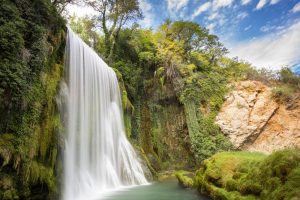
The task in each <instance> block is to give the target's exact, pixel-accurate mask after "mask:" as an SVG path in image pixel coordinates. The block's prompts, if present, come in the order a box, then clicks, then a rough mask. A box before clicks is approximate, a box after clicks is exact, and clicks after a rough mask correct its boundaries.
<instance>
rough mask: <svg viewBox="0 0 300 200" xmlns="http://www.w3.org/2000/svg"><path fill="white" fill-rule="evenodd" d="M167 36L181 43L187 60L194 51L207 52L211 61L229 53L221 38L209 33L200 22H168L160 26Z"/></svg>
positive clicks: (183, 55)
mask: <svg viewBox="0 0 300 200" xmlns="http://www.w3.org/2000/svg"><path fill="white" fill-rule="evenodd" d="M160 31H162V32H164V34H165V36H166V38H168V39H169V40H171V41H176V42H178V43H181V46H182V48H183V54H182V57H183V58H185V59H186V60H187V59H188V57H189V56H190V54H191V52H192V51H196V52H202V53H206V54H208V55H209V56H210V60H211V63H213V62H215V61H216V59H217V58H220V57H221V56H223V55H224V54H226V53H227V49H226V48H225V47H224V46H223V44H221V43H220V42H219V38H218V37H217V36H215V35H211V34H209V31H208V30H207V29H205V28H203V27H201V26H200V25H199V24H197V23H195V22H190V21H175V22H171V21H170V20H166V22H165V23H164V24H163V25H162V26H161V27H160Z"/></svg>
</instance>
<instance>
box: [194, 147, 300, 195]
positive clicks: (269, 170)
mask: <svg viewBox="0 0 300 200" xmlns="http://www.w3.org/2000/svg"><path fill="white" fill-rule="evenodd" d="M194 186H195V187H196V188H197V189H198V190H199V192H201V193H205V194H209V195H210V196H211V197H213V198H214V199H245V200H248V199H249V200H250V199H253V200H254V199H278V200H279V199H297V197H299V196H300V151H299V149H298V150H281V151H277V152H274V153H272V154H271V155H269V156H266V155H263V154H259V153H249V152H224V153H219V154H216V155H214V156H213V157H211V158H209V159H207V160H205V161H204V162H203V166H202V167H201V168H200V169H199V170H198V171H197V173H196V176H195V178H194Z"/></svg>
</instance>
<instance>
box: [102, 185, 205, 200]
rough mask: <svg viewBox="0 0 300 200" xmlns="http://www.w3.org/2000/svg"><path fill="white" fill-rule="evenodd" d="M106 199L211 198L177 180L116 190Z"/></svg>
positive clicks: (163, 199)
mask: <svg viewBox="0 0 300 200" xmlns="http://www.w3.org/2000/svg"><path fill="white" fill-rule="evenodd" d="M104 199H105V200H209V198H207V197H204V196H201V195H198V193H197V192H196V191H195V190H191V189H184V188H182V187H180V186H179V185H178V182H177V181H176V180H174V181H173V180H172V181H166V182H156V183H152V184H151V185H145V186H138V187H133V188H129V189H126V190H123V191H117V192H114V193H113V194H112V195H111V196H109V197H106V198H104Z"/></svg>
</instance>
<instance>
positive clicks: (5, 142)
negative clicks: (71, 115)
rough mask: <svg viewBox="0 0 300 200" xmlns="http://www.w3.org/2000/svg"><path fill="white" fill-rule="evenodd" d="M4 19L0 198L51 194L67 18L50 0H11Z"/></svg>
mask: <svg viewBox="0 0 300 200" xmlns="http://www.w3.org/2000/svg"><path fill="white" fill-rule="evenodd" d="M0 21H1V23H0V35H1V37H0V38H1V39H0V51H1V52H0V65H1V66H2V67H1V68H0V80H1V81H0V112H1V115H0V120H1V122H0V144H1V145H0V146H1V147H0V165H1V172H0V177H1V180H2V177H4V180H7V181H4V183H0V199H35V198H36V197H35V196H40V199H45V198H47V196H48V197H49V196H50V195H53V194H55V193H57V180H56V174H55V173H54V172H55V171H56V166H57V152H58V144H57V141H58V132H59V130H60V129H61V125H60V118H59V115H58V112H57V108H56V104H55V95H56V93H57V89H58V84H59V81H60V78H61V74H62V63H63V53H64V45H63V44H64V41H63V39H64V31H63V27H64V21H63V20H62V19H61V17H60V16H59V15H58V13H57V12H56V10H55V8H54V7H53V5H52V4H51V3H50V1H48V0H37V1H27V0H25V1H19V0H17V1H6V0H5V1H3V2H2V3H1V5H0ZM37 188H39V189H37Z"/></svg>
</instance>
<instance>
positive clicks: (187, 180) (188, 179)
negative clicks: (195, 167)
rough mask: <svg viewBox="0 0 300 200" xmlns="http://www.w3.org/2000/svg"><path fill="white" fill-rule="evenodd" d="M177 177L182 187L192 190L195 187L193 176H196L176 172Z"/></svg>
mask: <svg viewBox="0 0 300 200" xmlns="http://www.w3.org/2000/svg"><path fill="white" fill-rule="evenodd" d="M175 176H176V178H177V179H178V182H179V184H180V185H181V186H183V187H185V188H192V187H193V185H194V182H193V178H192V177H193V176H194V174H193V173H191V172H187V171H177V172H175Z"/></svg>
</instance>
